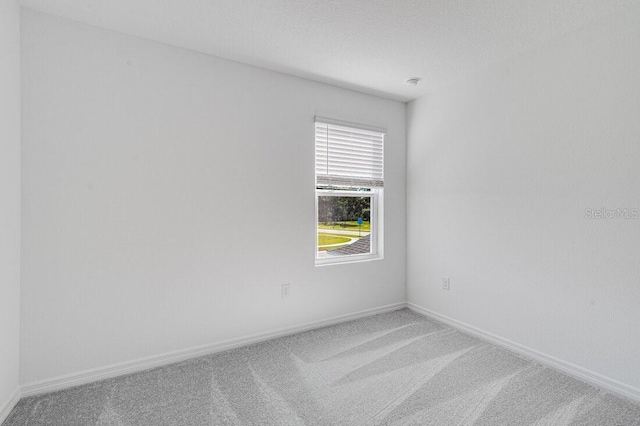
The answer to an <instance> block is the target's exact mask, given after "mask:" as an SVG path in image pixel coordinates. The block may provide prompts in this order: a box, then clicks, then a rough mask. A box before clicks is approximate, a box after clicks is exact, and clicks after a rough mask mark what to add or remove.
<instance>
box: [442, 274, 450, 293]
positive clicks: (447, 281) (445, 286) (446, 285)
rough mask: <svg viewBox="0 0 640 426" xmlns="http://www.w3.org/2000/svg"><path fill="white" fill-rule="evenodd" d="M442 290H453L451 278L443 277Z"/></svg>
mask: <svg viewBox="0 0 640 426" xmlns="http://www.w3.org/2000/svg"><path fill="white" fill-rule="evenodd" d="M442 289H443V290H451V281H450V279H449V277H442Z"/></svg>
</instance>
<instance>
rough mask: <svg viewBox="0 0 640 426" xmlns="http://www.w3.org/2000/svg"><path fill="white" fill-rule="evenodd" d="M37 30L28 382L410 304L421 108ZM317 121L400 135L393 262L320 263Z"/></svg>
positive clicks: (32, 75)
mask: <svg viewBox="0 0 640 426" xmlns="http://www.w3.org/2000/svg"><path fill="white" fill-rule="evenodd" d="M22 24H23V30H22V36H23V53H22V55H23V56H22V60H23V73H22V77H23V80H24V85H23V88H24V89H23V119H24V127H23V129H24V131H23V201H24V204H23V207H24V211H23V259H22V260H23V271H24V273H23V314H22V343H23V356H22V368H21V374H22V376H21V380H22V382H23V383H25V384H27V383H30V382H33V381H37V380H42V379H48V378H53V377H56V376H59V375H64V374H69V373H74V372H78V371H80V370H84V369H90V368H96V367H101V366H106V365H109V364H113V363H118V362H124V361H128V360H133V359H137V358H141V357H146V356H152V355H156V354H162V353H165V352H168V351H174V350H180V349H185V348H190V347H193V346H197V345H203V344H209V343H213V342H218V341H221V340H225V339H229V338H235V337H241V336H245V335H249V334H252V333H257V332H263V331H269V330H271V329H275V328H280V327H287V326H293V325H297V324H301V323H303V322H308V321H316V320H320V319H323V318H327V317H331V316H335V315H340V314H346V313H352V312H356V311H359V310H363V309H367V308H373V307H378V306H382V305H386V304H390V303H395V302H402V301H404V300H405V270H406V269H405V249H406V243H405V220H406V219H405V218H406V214H405V182H406V181H405V159H406V148H405V147H406V143H405V118H406V117H405V110H406V106H405V104H402V103H398V102H394V101H389V100H383V99H379V98H375V97H372V96H367V95H363V94H358V93H355V92H351V91H347V90H343V89H338V88H335V87H331V86H327V85H322V84H318V83H313V82H310V81H306V80H302V79H298V78H294V77H290V76H285V75H282V74H278V73H274V72H267V71H264V70H261V69H257V68H253V67H249V66H245V65H241V64H238V63H235V62H230V61H226V60H221V59H216V58H213V57H209V56H206V55H202V54H198V53H195V52H192V51H187V50H182V49H179V48H174V47H170V46H167V45H163V44H160V43H156V42H151V41H147V40H143V39H138V38H134V37H130V36H126V35H122V34H118V33H113V32H109V31H105V30H101V29H97V28H93V27H88V26H84V25H81V24H77V23H73V22H70V21H65V20H62V19H58V18H54V17H50V16H47V15H41V14H38V13H35V12H29V11H25V12H24V13H23V20H22ZM316 114H317V115H322V116H328V117H334V118H337V119H342V120H347V121H352V122H360V123H366V124H371V125H377V126H382V127H386V128H387V129H388V137H387V145H386V182H385V184H386V189H385V202H386V210H385V238H386V241H385V242H386V245H385V259H384V260H383V261H374V262H368V263H358V264H349V265H341V266H329V267H320V268H317V267H315V266H314V250H315V249H314V244H315V234H314V233H315V228H314V224H313V221H314V217H315V214H314V167H313V164H314V127H313V120H314V116H315V115H316ZM283 283H291V297H290V298H289V299H286V300H284V301H283V300H281V299H280V285H281V284H283Z"/></svg>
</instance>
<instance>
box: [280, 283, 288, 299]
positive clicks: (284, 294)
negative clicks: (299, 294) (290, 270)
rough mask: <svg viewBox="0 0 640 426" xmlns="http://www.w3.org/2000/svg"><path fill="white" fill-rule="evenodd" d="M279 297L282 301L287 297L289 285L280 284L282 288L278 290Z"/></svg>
mask: <svg viewBox="0 0 640 426" xmlns="http://www.w3.org/2000/svg"><path fill="white" fill-rule="evenodd" d="M280 297H281V298H282V299H285V298H287V297H289V284H282V288H281V289H280Z"/></svg>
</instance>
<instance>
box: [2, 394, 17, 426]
mask: <svg viewBox="0 0 640 426" xmlns="http://www.w3.org/2000/svg"><path fill="white" fill-rule="evenodd" d="M19 400H20V388H19V387H17V386H16V388H15V390H14V391H13V393H12V394H11V395H10V396H9V399H7V400H6V401H5V402H4V403H1V402H0V425H1V424H2V422H4V421H5V420H7V417H9V414H11V410H13V407H15V406H16V404H17V403H18V401H19Z"/></svg>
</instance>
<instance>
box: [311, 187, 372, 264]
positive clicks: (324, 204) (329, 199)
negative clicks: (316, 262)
mask: <svg viewBox="0 0 640 426" xmlns="http://www.w3.org/2000/svg"><path fill="white" fill-rule="evenodd" d="M370 234H371V197H369V196H365V197H335V196H325V195H319V196H318V258H331V257H339V256H350V255H354V254H369V253H371V235H370Z"/></svg>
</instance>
